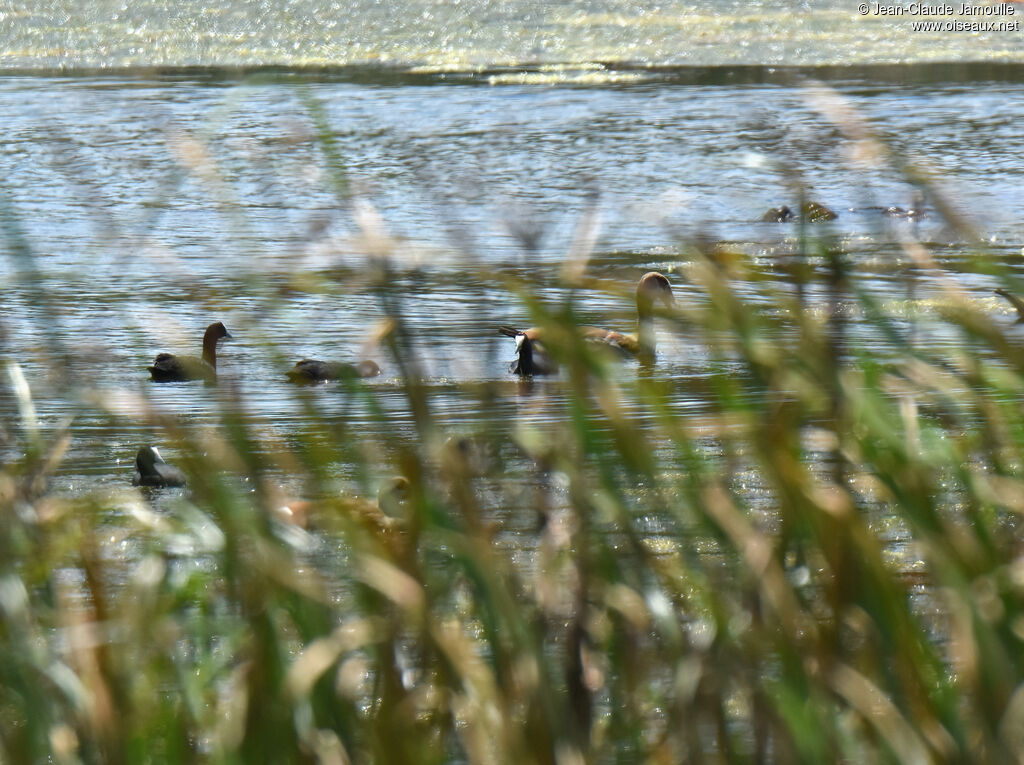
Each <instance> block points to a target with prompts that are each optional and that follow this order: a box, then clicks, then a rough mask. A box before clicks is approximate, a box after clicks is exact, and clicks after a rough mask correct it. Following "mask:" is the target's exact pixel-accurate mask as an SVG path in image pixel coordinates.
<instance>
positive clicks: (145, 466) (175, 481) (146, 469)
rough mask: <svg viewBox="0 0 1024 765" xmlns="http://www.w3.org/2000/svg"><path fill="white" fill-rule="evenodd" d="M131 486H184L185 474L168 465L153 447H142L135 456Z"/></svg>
mask: <svg viewBox="0 0 1024 765" xmlns="http://www.w3.org/2000/svg"><path fill="white" fill-rule="evenodd" d="M132 485H133V486H184V485H185V474H184V473H182V472H181V471H180V470H179V469H178V468H176V467H174V465H168V464H167V463H166V462H164V458H163V457H161V456H160V452H158V451H157V449H156V447H155V446H143V447H142V448H141V449H139V452H138V454H136V455H135V476H134V477H133V478H132Z"/></svg>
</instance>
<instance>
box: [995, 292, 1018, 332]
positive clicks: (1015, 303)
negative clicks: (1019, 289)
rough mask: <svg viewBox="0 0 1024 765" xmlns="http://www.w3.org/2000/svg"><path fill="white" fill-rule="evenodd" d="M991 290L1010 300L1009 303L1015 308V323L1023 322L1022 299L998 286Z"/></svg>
mask: <svg viewBox="0 0 1024 765" xmlns="http://www.w3.org/2000/svg"><path fill="white" fill-rule="evenodd" d="M993 291H994V292H995V293H996V294H997V295H999V296H1000V297H1004V298H1006V299H1007V300H1009V301H1010V305H1012V306H1013V307H1014V308H1015V309H1016V310H1017V321H1016V323H1017V324H1024V300H1021V299H1020V298H1019V297H1017V296H1016V295H1014V294H1013V293H1012V292H1007V291H1006V290H1004V289H1002V288H999V289H997V290H993Z"/></svg>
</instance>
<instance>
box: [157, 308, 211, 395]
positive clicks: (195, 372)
mask: <svg viewBox="0 0 1024 765" xmlns="http://www.w3.org/2000/svg"><path fill="white" fill-rule="evenodd" d="M224 337H227V338H230V337H231V333H229V332H228V330H227V328H226V327H225V326H224V324H223V323H222V322H219V321H216V322H214V323H213V324H211V325H210V326H208V327H207V328H206V332H205V333H204V334H203V355H202V358H196V357H195V356H175V355H174V354H173V353H161V354H160V355H158V356H157V357H156V359H155V360H154V361H153V366H151V367H147V369H148V370H149V373H150V375H151V376H152V379H153V382H184V381H188V380H203V381H205V382H206V383H208V384H212V383H216V382H217V341H218V340H220V339H221V338H224Z"/></svg>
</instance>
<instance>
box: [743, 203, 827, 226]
mask: <svg viewBox="0 0 1024 765" xmlns="http://www.w3.org/2000/svg"><path fill="white" fill-rule="evenodd" d="M801 216H802V217H803V219H804V220H806V221H808V222H809V223H818V222H820V221H823V220H835V219H836V218H838V217H839V216H838V215H837V214H836V213H835V211H833V210H830V209H829V208H828V207H825V205H823V204H821V203H820V202H814V201H812V200H809V201H807V202H804V203H803V205H802V206H801V207H800V213H799V215H798V214H797V213H795V212H793V210H791V209H790V208H789V207H788V206H787V205H782V206H781V207H773V208H772V209H770V210H769V211H768V212H766V213H765V214H764V215H762V216H761V220H762V221H763V222H764V223H789V222H791V221H795V220H797V219H798V218H799V217H801Z"/></svg>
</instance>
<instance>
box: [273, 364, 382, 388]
mask: <svg viewBox="0 0 1024 765" xmlns="http://www.w3.org/2000/svg"><path fill="white" fill-rule="evenodd" d="M286 374H287V376H288V382H291V383H295V384H296V385H315V384H316V383H321V382H326V381H328V380H343V379H345V380H351V379H355V378H357V377H376V376H377V375H379V374H380V367H379V366H377V365H376V364H375V363H374V362H372V361H370V360H369V359H367V360H365V361H360V362H359V363H357V364H346V363H343V362H340V361H317V360H316V359H303V360H302V361H300V362H298V363H296V365H295V366H294V367H293V368H292V369H289V370H288V372H286Z"/></svg>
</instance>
